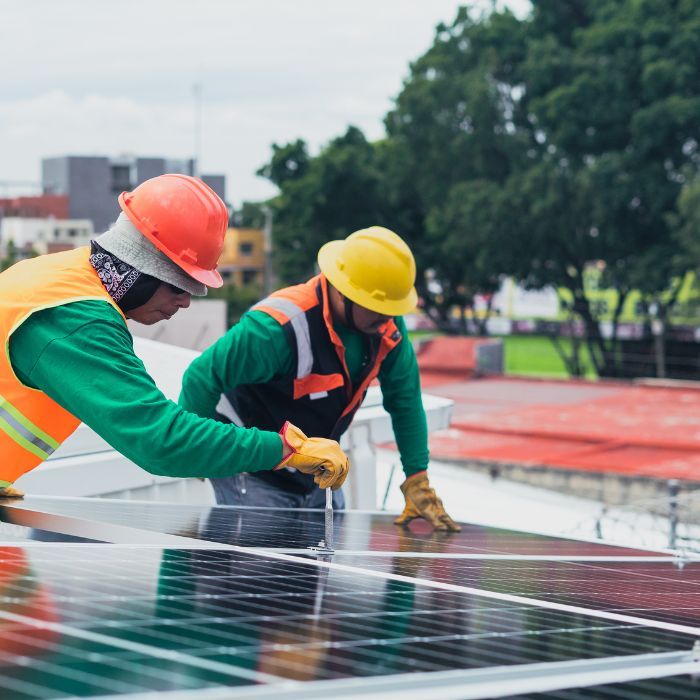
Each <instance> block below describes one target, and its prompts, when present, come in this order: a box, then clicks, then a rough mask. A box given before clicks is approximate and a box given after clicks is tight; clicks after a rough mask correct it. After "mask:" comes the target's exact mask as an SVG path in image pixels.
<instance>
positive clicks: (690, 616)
mask: <svg viewBox="0 0 700 700" xmlns="http://www.w3.org/2000/svg"><path fill="white" fill-rule="evenodd" d="M639 559H641V561H640V560H639ZM655 559H656V561H654V558H652V557H648V558H642V557H640V558H637V557H628V558H624V557H614V558H610V559H609V560H604V561H594V560H585V561H562V560H556V559H555V560H552V559H547V558H540V559H529V560H524V561H523V560H517V559H512V558H508V559H495V560H494V559H488V558H480V559H461V558H433V557H430V558H425V557H415V556H406V555H403V554H401V555H395V556H392V557H376V556H367V555H357V556H352V557H348V558H347V559H346V558H343V559H342V560H340V561H342V562H344V563H347V564H350V565H352V566H356V567H358V568H362V569H365V570H372V571H385V572H393V573H399V574H402V575H405V576H411V577H415V578H418V579H428V580H430V581H441V582H445V583H449V584H458V585H460V586H465V587H478V588H479V589H482V590H485V591H495V592H498V593H503V594H508V595H515V596H523V597H527V598H535V599H537V600H539V601H552V602H555V603H561V604H565V605H575V606H580V607H583V608H590V609H593V610H602V611H607V612H613V613H621V614H626V615H634V616H641V617H643V618H645V619H648V620H659V621H663V622H669V623H677V624H683V625H689V626H693V627H697V629H698V636H699V637H700V562H685V561H683V560H680V559H676V560H672V559H661V560H660V558H659V557H656V558H655Z"/></svg>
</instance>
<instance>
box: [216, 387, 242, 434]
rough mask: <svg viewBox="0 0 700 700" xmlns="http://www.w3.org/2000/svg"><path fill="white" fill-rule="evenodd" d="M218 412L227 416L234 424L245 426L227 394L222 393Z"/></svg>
mask: <svg viewBox="0 0 700 700" xmlns="http://www.w3.org/2000/svg"><path fill="white" fill-rule="evenodd" d="M216 412H217V413H220V414H221V415H222V416H226V418H228V419H229V420H230V421H231V423H233V424H234V425H239V426H240V427H241V428H242V427H243V421H242V420H241V417H240V416H239V415H238V413H237V412H236V409H235V408H234V407H233V404H232V403H231V402H230V401H229V400H228V398H227V397H226V394H221V397H220V398H219V403H217V404H216Z"/></svg>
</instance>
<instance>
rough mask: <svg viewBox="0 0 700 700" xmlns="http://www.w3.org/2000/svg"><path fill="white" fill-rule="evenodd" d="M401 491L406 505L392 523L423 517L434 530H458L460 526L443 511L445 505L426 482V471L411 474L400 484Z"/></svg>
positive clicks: (397, 523) (402, 523)
mask: <svg viewBox="0 0 700 700" xmlns="http://www.w3.org/2000/svg"><path fill="white" fill-rule="evenodd" d="M401 491H402V493H403V495H404V498H405V499H406V507H405V508H404V509H403V513H401V515H399V517H398V518H396V520H394V523H395V524H396V525H408V523H410V522H411V520H415V519H416V518H424V519H425V520H427V521H428V522H429V523H430V524H431V525H432V526H433V529H435V530H448V531H449V532H459V531H460V530H461V529H462V528H461V527H460V526H459V525H457V523H456V522H455V521H454V520H452V518H451V517H450V516H449V515H447V513H446V512H445V506H443V505H442V501H441V500H440V499H439V498H438V496H437V494H436V493H435V490H434V489H432V488H431V487H430V484H429V483H428V472H426V471H422V472H418V473H417V474H412V475H411V476H409V477H408V478H407V479H406V481H404V482H403V484H401Z"/></svg>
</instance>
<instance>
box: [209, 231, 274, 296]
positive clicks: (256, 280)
mask: <svg viewBox="0 0 700 700" xmlns="http://www.w3.org/2000/svg"><path fill="white" fill-rule="evenodd" d="M219 272H221V276H222V277H223V278H224V281H225V282H227V283H232V284H235V285H236V286H241V285H245V284H258V285H260V286H261V287H262V285H263V282H264V275H265V234H264V232H263V231H262V230H261V229H257V228H230V229H228V231H227V232H226V238H225V240H224V252H223V253H222V255H221V258H219Z"/></svg>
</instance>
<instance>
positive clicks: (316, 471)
mask: <svg viewBox="0 0 700 700" xmlns="http://www.w3.org/2000/svg"><path fill="white" fill-rule="evenodd" d="M280 436H281V438H282V440H283V441H284V444H285V445H286V446H287V447H288V448H289V449H291V450H292V453H291V454H290V455H287V456H286V457H285V458H284V459H283V460H282V461H281V462H280V463H279V464H278V465H277V466H276V467H275V469H282V468H283V467H293V468H294V469H298V470H299V471H300V472H303V473H304V474H312V475H313V477H314V481H315V482H316V484H318V486H319V487H320V488H322V489H327V488H328V487H329V486H330V488H332V489H333V490H334V491H335V490H336V489H339V488H340V487H341V486H342V485H343V482H344V481H345V477H346V476H347V475H348V470H349V469H350V463H349V462H348V457H347V455H346V454H345V452H343V450H342V449H341V447H340V445H339V444H338V443H337V442H336V441H335V440H327V439H326V438H309V437H306V435H304V433H302V432H301V430H299V428H297V427H296V425H292V424H291V423H290V422H289V421H287V422H286V423H285V424H284V425H283V426H282V430H280Z"/></svg>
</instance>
